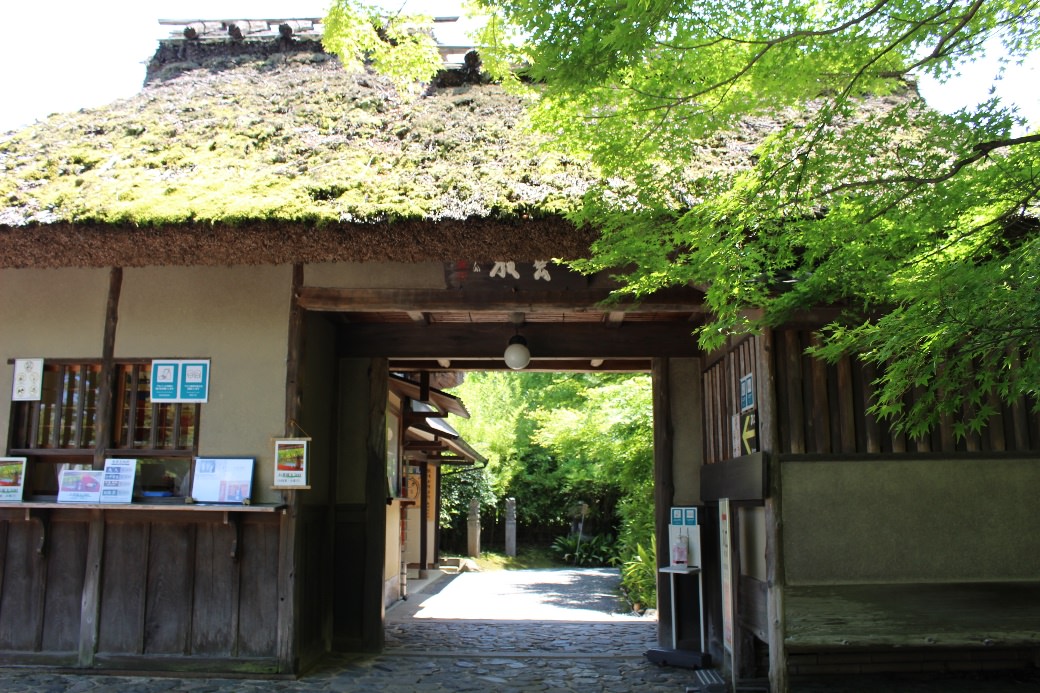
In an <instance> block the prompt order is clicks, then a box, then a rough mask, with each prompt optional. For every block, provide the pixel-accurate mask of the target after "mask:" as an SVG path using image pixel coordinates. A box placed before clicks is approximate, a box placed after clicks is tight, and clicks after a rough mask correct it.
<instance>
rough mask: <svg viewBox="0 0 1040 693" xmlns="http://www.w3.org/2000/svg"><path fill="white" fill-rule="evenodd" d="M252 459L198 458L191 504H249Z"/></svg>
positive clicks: (251, 482)
mask: <svg viewBox="0 0 1040 693" xmlns="http://www.w3.org/2000/svg"><path fill="white" fill-rule="evenodd" d="M252 488H253V458H251V457H196V458H195V471H194V473H193V475H192V478H191V500H192V501H194V502H196V503H240V504H244V505H248V504H249V497H250V493H251V490H252Z"/></svg>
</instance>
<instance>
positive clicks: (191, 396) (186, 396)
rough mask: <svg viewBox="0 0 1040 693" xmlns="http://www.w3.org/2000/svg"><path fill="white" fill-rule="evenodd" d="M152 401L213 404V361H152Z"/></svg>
mask: <svg viewBox="0 0 1040 693" xmlns="http://www.w3.org/2000/svg"><path fill="white" fill-rule="evenodd" d="M150 395H151V398H152V402H155V403H159V402H170V403H178V402H179V403H195V404H199V403H205V402H208V401H209V359H156V360H155V361H152V377H151V392H150Z"/></svg>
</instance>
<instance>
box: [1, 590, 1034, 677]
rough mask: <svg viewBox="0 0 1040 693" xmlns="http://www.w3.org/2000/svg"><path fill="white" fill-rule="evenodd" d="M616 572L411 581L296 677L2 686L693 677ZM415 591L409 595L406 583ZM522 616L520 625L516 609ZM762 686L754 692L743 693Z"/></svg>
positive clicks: (15, 673)
mask: <svg viewBox="0 0 1040 693" xmlns="http://www.w3.org/2000/svg"><path fill="white" fill-rule="evenodd" d="M616 584H617V573H616V571H513V572H511V573H481V574H463V575H459V576H457V577H454V578H444V579H442V580H440V581H438V582H436V583H433V584H427V585H415V586H414V588H413V594H412V596H411V597H410V598H409V599H408V601H406V602H400V603H398V604H396V605H395V606H394V607H393V608H391V609H390V610H389V611H388V612H387V619H386V649H385V650H384V652H383V653H382V654H380V655H378V656H364V655H334V656H329V657H327V658H326V659H325V660H324V661H323V662H322V663H321V665H320V666H318V667H317V668H315V669H314V670H311V671H309V672H307V673H306V674H305V675H304V676H303V677H301V678H300V679H298V680H269V679H263V680H257V679H228V678H203V677H196V678H175V677H141V676H110V675H107V674H96V673H92V674H60V673H52V672H46V671H42V672H41V671H36V670H31V669H18V668H7V669H3V668H0V691H4V693H110V692H113V693H162V692H166V691H169V692H176V693H229V692H234V693H269V692H274V693H376V692H383V691H386V692H390V693H412V692H414V693H420V692H422V693H427V692H429V693H439V692H446V691H495V693H527V692H529V691H530V692H533V691H546V692H548V693H578V692H582V693H588V692H604V693H637V692H638V693H666V692H667V693H684V692H685V691H686V689H687V687H688V686H691V685H692V682H693V672H691V671H688V670H685V669H678V668H662V667H657V666H655V665H653V664H650V663H649V662H648V661H647V660H646V658H645V657H644V656H643V653H644V652H645V651H646V649H647V648H649V647H651V646H653V645H654V644H655V642H656V632H657V622H656V620H655V619H653V618H641V617H638V616H633V615H631V614H625V613H621V612H620V611H619V610H618V609H619V604H618V603H617V601H616V597H615V596H614V586H615V585H616ZM423 587H425V590H426V591H425V592H420V593H416V591H415V588H423ZM522 614H528V615H529V616H528V618H537V619H539V620H521V619H519V618H518V615H522ZM791 689H792V692H793V693H882V692H884V693H890V692H892V691H895V692H897V693H940V692H942V693H955V692H956V693H961V692H963V693H976V692H978V693H997V692H1000V693H1026V692H1027V691H1037V690H1040V677H1038V676H1037V675H1036V672H1035V671H1034V672H1027V673H1017V674H1016V673H1002V674H992V675H987V674H981V673H980V674H964V675H961V676H952V675H935V676H931V677H928V676H923V677H922V676H918V677H885V676H872V677H844V678H830V679H825V678H818V679H813V680H809V681H800V682H794V683H793V685H792V687H791ZM741 690H742V691H745V690H763V689H762V688H761V687H758V688H757V689H755V688H750V689H744V688H741Z"/></svg>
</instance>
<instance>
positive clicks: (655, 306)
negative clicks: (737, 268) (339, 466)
mask: <svg viewBox="0 0 1040 693" xmlns="http://www.w3.org/2000/svg"><path fill="white" fill-rule="evenodd" d="M297 298H298V301H299V304H300V307H302V308H303V309H305V310H314V311H329V312H340V313H385V312H394V311H397V312H404V313H408V314H409V315H410V316H412V319H413V320H416V321H417V322H420V321H419V320H417V316H418V315H421V314H423V313H426V314H428V313H433V312H444V311H461V312H471V313H479V312H487V313H516V312H520V313H545V312H560V313H595V312H604V311H607V312H612V313H619V312H620V313H625V312H636V313H668V312H678V313H691V314H693V313H703V312H705V308H704V302H703V294H702V293H701V292H699V291H697V290H696V289H692V288H673V289H666V290H664V291H661V292H658V293H657V294H654V295H653V296H649V297H647V298H645V299H641V300H639V301H635V300H631V299H622V300H619V301H613V300H611V301H609V302H608V303H604V302H605V301H608V299H610V290H609V289H564V290H556V291H541V290H539V291H531V290H529V289H521V288H516V287H514V288H511V289H509V290H497V291H470V290H462V289H338V288H326V287H316V286H305V287H301V288H300V289H299V292H298V294H297Z"/></svg>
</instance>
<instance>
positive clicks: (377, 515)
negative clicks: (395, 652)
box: [361, 359, 390, 652]
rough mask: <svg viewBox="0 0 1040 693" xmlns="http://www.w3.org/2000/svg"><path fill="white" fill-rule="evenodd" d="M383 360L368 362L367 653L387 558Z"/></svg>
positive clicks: (379, 623) (376, 646) (386, 377)
mask: <svg viewBox="0 0 1040 693" xmlns="http://www.w3.org/2000/svg"><path fill="white" fill-rule="evenodd" d="M388 367H389V365H388V364H387V361H386V359H372V360H371V362H370V365H369V374H368V375H369V393H368V397H369V400H368V407H369V411H368V442H367V445H366V448H367V458H368V459H367V461H366V465H365V467H366V468H365V556H364V561H365V562H364V571H365V574H364V578H363V585H362V597H363V606H362V609H363V611H362V614H361V639H362V643H363V647H364V649H365V650H366V651H369V652H379V651H381V650H382V649H383V642H384V632H383V615H384V610H385V605H384V603H383V563H384V561H385V559H386V503H387V492H388V489H387V482H386V402H387V394H388V392H389V381H390V373H389V371H388Z"/></svg>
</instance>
